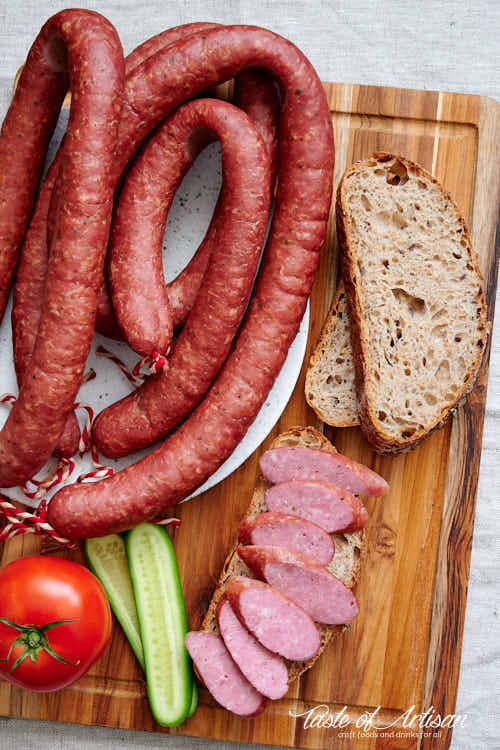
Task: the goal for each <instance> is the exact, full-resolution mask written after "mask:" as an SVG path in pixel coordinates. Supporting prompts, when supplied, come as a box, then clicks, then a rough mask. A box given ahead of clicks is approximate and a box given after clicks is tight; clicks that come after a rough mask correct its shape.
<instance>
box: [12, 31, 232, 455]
mask: <svg viewBox="0 0 500 750" xmlns="http://www.w3.org/2000/svg"><path fill="white" fill-rule="evenodd" d="M216 27H218V24H212V23H192V24H186V25H184V26H179V27H177V28H174V29H168V30H167V31H164V32H162V33H161V34H158V35H157V36H156V37H153V38H151V39H149V40H148V41H146V42H144V43H143V44H141V45H140V46H139V47H137V48H136V49H135V50H133V52H131V54H130V55H129V56H128V57H127V58H126V60H125V72H126V73H128V72H130V71H131V70H133V69H134V67H136V66H137V65H138V64H139V63H141V62H143V61H144V60H145V59H146V58H147V57H149V56H150V55H151V54H153V53H154V52H156V51H157V50H158V49H161V47H164V46H165V45H167V44H171V43H172V42H175V41H178V40H179V39H182V38H184V36H187V35H189V34H192V33H195V32H199V31H203V30H205V29H206V28H216ZM64 80H65V81H66V83H65V84H64V86H63V85H62V84H61V87H62V88H64V89H66V88H67V85H68V78H67V75H65V78H64ZM63 96H64V93H63ZM63 148H64V147H63V145H62V144H61V147H60V149H59V150H58V152H57V154H56V156H55V158H54V160H53V162H52V164H51V166H50V168H49V170H48V172H47V175H46V177H45V179H44V181H43V183H42V186H41V190H40V194H39V197H38V200H37V202H36V206H35V209H34V212H33V216H32V218H31V221H30V224H29V227H28V231H27V232H26V236H25V238H24V243H23V247H22V251H21V256H20V261H19V267H18V269H17V274H16V283H15V286H14V299H13V306H12V337H13V343H14V365H15V369H16V374H17V381H18V385H19V387H20V386H21V383H22V381H23V378H24V374H25V372H26V369H27V366H28V363H29V361H30V359H31V356H32V354H33V349H34V346H35V341H36V337H37V333H38V328H39V325H40V318H41V315H42V306H43V298H44V293H45V282H46V277H47V265H48V255H49V252H48V242H47V239H48V238H47V235H48V234H50V232H51V224H50V222H49V224H48V214H49V206H50V201H51V197H52V191H53V189H54V185H55V183H56V178H57V175H58V174H59V171H60V165H61V157H62V154H63ZM0 217H1V214H0ZM200 283H201V280H200ZM97 309H98V314H97V320H96V329H97V330H98V331H99V332H100V333H102V334H104V335H105V336H109V337H110V338H116V339H122V338H123V335H122V333H121V330H120V329H119V327H118V324H117V322H116V319H115V316H114V312H113V308H112V306H111V301H110V298H109V294H108V292H107V284H106V282H105V281H103V282H102V283H101V286H100V290H99V298H98V308H97ZM79 439H80V431H79V428H78V422H77V419H76V416H75V414H74V413H73V412H70V413H69V414H68V417H67V422H66V424H65V426H64V429H63V432H62V434H61V437H60V438H59V441H58V443H57V444H56V447H55V449H54V454H55V455H56V456H64V457H66V458H69V457H71V456H73V455H74V454H75V453H76V451H77V449H78V443H79Z"/></svg>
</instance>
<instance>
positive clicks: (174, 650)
mask: <svg viewBox="0 0 500 750" xmlns="http://www.w3.org/2000/svg"><path fill="white" fill-rule="evenodd" d="M126 545H127V556H128V562H129V569H130V575H131V578H132V586H133V589H134V596H135V603H136V607H137V614H138V618H139V625H140V633H141V640H142V647H143V649H144V661H145V665H146V670H145V671H146V681H147V687H148V697H149V703H150V706H151V711H152V713H153V716H154V718H155V719H156V721H157V722H158V724H162V725H163V726H177V725H178V724H182V722H183V721H184V720H185V719H186V718H187V716H188V714H189V713H190V710H191V708H192V701H193V700H195V698H194V694H193V673H192V669H191V662H190V659H189V655H188V652H187V650H186V647H185V645H184V636H185V635H186V633H187V630H188V627H187V617H186V607H185V605H184V598H183V595H182V586H181V581H180V577H179V569H178V567H177V559H176V557H175V550H174V545H173V544H172V541H171V539H170V537H169V535H168V534H167V532H166V531H165V529H163V528H162V527H161V526H158V525H156V524H151V523H141V524H140V525H139V526H136V527H135V529H132V531H130V532H129V533H128V534H127V539H126ZM195 708H196V706H195Z"/></svg>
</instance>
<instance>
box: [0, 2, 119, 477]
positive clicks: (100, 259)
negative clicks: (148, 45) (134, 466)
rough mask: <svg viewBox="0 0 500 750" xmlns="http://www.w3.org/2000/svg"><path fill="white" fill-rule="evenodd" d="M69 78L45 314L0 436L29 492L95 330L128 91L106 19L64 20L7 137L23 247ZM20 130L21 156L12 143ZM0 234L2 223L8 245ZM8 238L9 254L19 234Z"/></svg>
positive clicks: (43, 34)
mask: <svg viewBox="0 0 500 750" xmlns="http://www.w3.org/2000/svg"><path fill="white" fill-rule="evenodd" d="M68 71H69V78H70V83H71V90H72V93H73V99H72V106H71V112H70V119H69V125H68V130H67V132H66V136H65V139H64V167H63V169H62V172H61V173H60V175H59V177H58V179H59V181H60V184H59V188H58V190H57V191H54V196H55V199H54V200H55V202H54V206H50V207H49V211H50V213H51V214H52V213H53V215H54V217H55V224H54V227H53V230H52V232H51V242H50V260H49V266H48V272H47V282H46V288H45V296H44V307H43V312H42V315H41V318H40V324H39V328H38V334H37V337H36V343H35V346H34V350H33V355H32V357H31V359H30V361H29V364H28V367H27V369H26V373H25V375H24V377H23V379H22V383H21V388H20V392H19V397H18V399H17V401H16V403H15V404H14V406H13V407H12V409H11V411H10V414H9V417H8V419H7V421H6V423H5V425H4V427H3V429H2V431H1V433H0V486H2V487H10V486H15V485H18V484H23V483H24V482H25V481H26V480H27V479H29V478H30V477H32V476H33V475H34V474H35V473H36V472H37V471H38V469H40V468H41V467H42V466H43V464H44V463H45V462H46V460H47V459H48V458H49V456H50V454H51V453H52V451H53V449H54V447H55V445H56V443H57V441H58V439H59V437H60V435H61V433H62V431H63V428H64V424H65V422H66V418H67V415H68V413H69V412H70V411H71V409H72V407H73V402H74V398H75V396H76V393H77V391H78V387H79V385H80V382H81V379H82V375H83V369H84V366H85V361H86V359H87V355H88V352H89V349H90V343H91V340H92V335H93V330H94V319H95V314H96V309H97V292H98V288H99V285H100V281H101V278H102V268H103V263H104V254H105V248H106V242H107V236H108V228H109V223H110V220H111V211H112V203H113V191H114V187H115V178H114V174H115V170H114V161H115V146H116V142H117V131H118V122H119V118H120V114H121V106H122V102H123V89H124V61H123V54H122V49H121V44H120V41H119V38H118V35H117V34H116V31H115V29H114V27H113V26H112V25H111V24H110V23H109V22H108V21H107V20H106V19H105V18H104V17H103V16H101V15H99V14H98V13H93V12H91V11H84V10H65V11H62V12H61V13H58V14H56V15H55V16H53V17H52V18H50V19H49V20H48V21H47V23H46V24H45V25H44V27H43V28H42V30H41V31H40V33H39V35H38V37H37V39H36V40H35V42H34V44H33V46H32V48H31V51H30V53H29V55H28V59H27V61H26V64H25V66H24V68H23V72H22V73H21V77H20V79H19V83H18V86H17V89H16V92H15V94H14V98H13V101H12V104H11V106H10V109H9V112H8V114H7V117H6V120H5V123H4V127H3V129H2V134H1V136H0V160H1V164H2V170H1V172H2V174H3V175H4V177H5V175H6V174H8V173H9V174H10V177H12V176H14V177H15V184H14V186H13V185H12V184H10V185H9V186H8V185H7V184H6V183H5V182H4V188H5V190H4V193H3V194H4V196H5V199H4V201H2V209H1V213H2V215H3V212H4V211H6V212H7V214H10V217H9V220H10V221H11V223H12V226H14V224H15V225H16V226H17V227H18V229H16V233H17V234H16V237H17V236H18V234H19V227H22V228H23V231H24V226H25V224H26V220H27V218H28V215H29V212H30V210H31V202H30V201H31V200H32V198H33V191H34V189H35V188H36V184H37V181H38V175H39V168H41V165H42V163H43V159H44V156H45V148H46V145H47V140H48V138H50V135H51V131H50V128H49V124H50V123H52V124H55V119H56V118H57V113H58V110H59V107H60V104H61V101H62V99H61V97H62V95H63V94H64V91H62V88H66V86H67V83H68ZM28 113H29V117H28V116H27V114H28ZM13 127H14V129H15V148H13V143H12V142H11V140H10V138H11V135H12V128H13ZM26 131H27V132H26ZM5 149H7V151H8V154H7V155H5V159H3V156H4V154H3V152H4V150H5ZM23 175H24V176H23ZM8 179H10V178H8ZM7 182H8V180H7ZM33 183H34V187H33ZM29 185H31V186H32V187H28V186H29ZM28 194H29V196H30V201H28ZM1 224H2V216H0V235H1V234H2V229H1ZM3 238H4V239H5V241H6V242H7V244H8V245H9V248H11V247H12V236H11V234H10V233H9V235H8V237H6V236H5V235H3ZM10 254H11V253H10V249H8V250H5V252H2V253H0V256H1V257H2V261H1V262H0V276H1V281H0V283H1V284H5V283H6V280H7V278H10V271H9V270H8V269H7V271H6V269H5V268H4V267H3V266H4V260H5V259H7V260H6V263H7V265H9V264H10V265H9V268H10V266H11V265H12V264H11V263H10V261H8V258H7V256H9V257H10ZM4 289H5V287H4Z"/></svg>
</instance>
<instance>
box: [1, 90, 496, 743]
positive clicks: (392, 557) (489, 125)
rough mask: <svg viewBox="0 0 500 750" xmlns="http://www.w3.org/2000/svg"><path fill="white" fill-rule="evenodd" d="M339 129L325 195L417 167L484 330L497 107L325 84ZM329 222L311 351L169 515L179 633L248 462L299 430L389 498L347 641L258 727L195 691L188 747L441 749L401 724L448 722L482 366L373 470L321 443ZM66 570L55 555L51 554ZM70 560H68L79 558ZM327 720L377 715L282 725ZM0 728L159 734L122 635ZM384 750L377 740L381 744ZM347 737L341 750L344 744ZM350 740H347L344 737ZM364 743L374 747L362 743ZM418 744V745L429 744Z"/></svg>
mask: <svg viewBox="0 0 500 750" xmlns="http://www.w3.org/2000/svg"><path fill="white" fill-rule="evenodd" d="M325 89H326V93H327V95H328V99H329V102H330V109H331V113H332V120H333V123H334V126H335V146H336V164H335V187H336V186H337V184H338V181H339V179H340V177H341V175H342V173H343V172H344V170H345V168H346V167H347V166H349V165H350V164H351V163H352V162H353V161H355V160H357V159H361V158H363V157H365V156H367V155H368V154H370V153H371V152H373V151H380V150H385V151H391V152H394V153H399V154H402V155H404V156H406V157H409V158H410V159H413V160H415V161H418V162H420V163H421V164H422V165H423V166H424V167H426V168H427V169H428V170H430V171H431V172H432V173H433V174H434V175H435V176H436V177H437V178H438V179H439V180H441V182H442V183H443V184H444V185H445V187H446V188H447V189H448V190H449V191H450V192H451V194H452V195H453V196H454V198H455V199H456V201H457V203H458V205H459V206H460V208H461V209H462V211H463V212H464V214H465V216H466V218H467V219H468V221H469V223H470V226H471V229H472V237H473V241H474V245H475V247H476V249H477V251H478V253H479V255H480V260H481V268H482V272H483V275H484V279H485V287H486V293H487V300H488V305H489V319H490V320H492V319H493V308H494V301H495V288H496V278H497V266H496V262H495V261H496V254H495V228H496V225H497V220H498V200H499V185H500V171H499V156H500V146H499V134H498V125H499V119H498V115H499V109H500V107H499V105H498V104H497V103H495V102H494V101H492V100H488V99H485V98H480V97H477V96H465V95H460V94H445V93H437V92H430V91H407V90H402V89H390V88H377V87H373V86H357V85H347V84H335V83H331V84H330V83H328V84H325ZM336 253H337V250H336V242H335V222H334V215H333V206H332V213H331V221H330V225H329V231H328V238H327V243H326V247H325V250H324V253H323V256H322V261H321V267H320V270H319V273H318V276H317V280H316V284H315V287H314V291H313V295H312V299H311V323H310V336H309V348H308V352H307V354H306V358H305V361H304V366H303V368H302V373H301V376H300V379H299V381H298V383H297V386H296V388H295V391H294V394H293V396H292V398H291V399H290V402H289V404H288V406H287V408H286V410H285V412H284V413H283V415H282V417H281V419H280V420H279V422H278V424H277V425H276V427H275V428H274V430H273V431H272V433H271V434H270V435H269V437H268V438H267V439H266V440H265V441H264V443H263V444H262V446H261V448H260V449H259V450H258V451H256V453H255V454H254V455H253V456H252V457H250V458H249V459H248V460H247V461H246V463H245V464H244V465H243V466H242V467H241V468H240V469H238V470H237V471H236V472H234V474H233V475H232V476H230V477H229V478H228V479H226V480H225V481H224V482H223V483H222V484H220V485H218V486H217V487H215V488H214V489H212V490H210V491H209V492H207V493H205V495H203V496H201V497H200V498H197V499H196V500H195V501H193V502H189V503H187V504H185V505H182V506H180V507H179V508H178V509H176V511H175V513H176V514H177V515H178V516H180V517H181V518H182V526H181V528H180V529H178V530H176V531H175V532H174V537H175V546H176V550H177V554H178V559H179V565H180V570H181V575H182V581H183V587H184V593H185V598H186V605H187V610H188V618H189V623H190V626H191V627H192V628H197V627H198V626H199V624H200V622H201V620H202V618H203V615H204V614H205V611H206V608H207V605H208V603H209V601H210V597H211V594H212V591H213V589H214V586H215V582H216V580H217V577H218V575H219V572H220V569H221V565H222V563H223V561H224V558H225V556H226V553H227V551H228V549H229V547H230V545H231V543H232V540H233V538H234V535H235V530H236V527H237V525H238V522H239V520H240V519H241V517H242V516H243V514H244V512H245V509H246V506H247V504H248V502H249V499H250V496H251V493H252V488H253V485H254V481H255V478H256V476H257V471H258V463H257V462H258V457H259V455H260V453H261V452H262V450H264V449H265V448H266V446H268V445H269V444H270V442H271V440H272V439H273V437H274V436H276V435H277V434H278V433H279V432H281V431H283V430H285V429H287V428H288V427H290V426H292V425H307V424H311V425H314V426H316V427H318V428H319V429H322V430H324V432H325V434H326V435H327V437H328V438H329V439H330V440H332V441H333V443H334V444H335V445H336V446H337V448H338V449H339V450H340V451H341V452H343V453H346V454H347V455H349V456H352V457H354V458H356V459H358V460H360V461H363V462H364V463H366V464H368V465H369V466H372V467H373V468H374V469H375V470H376V471H378V472H380V473H381V474H382V475H383V476H384V477H385V478H386V479H387V480H388V481H389V483H390V488H391V489H390V494H389V495H388V496H387V497H385V498H383V499H379V500H376V501H371V500H369V501H368V508H369V511H370V522H369V526H368V528H367V536H368V543H369V548H368V554H367V557H366V559H365V561H364V566H363V570H362V575H361V580H360V582H359V584H358V587H357V596H358V599H359V602H360V607H361V613H360V615H359V617H358V618H357V619H356V620H355V621H354V623H353V624H352V627H351V628H350V629H349V630H348V631H346V632H345V633H344V634H343V635H342V636H340V637H339V638H338V639H337V640H336V641H334V642H333V644H332V645H331V646H330V647H329V648H328V649H327V651H326V652H325V653H324V654H323V656H322V657H321V659H320V660H319V661H318V662H317V664H316V665H315V666H314V668H313V669H311V670H310V671H309V672H307V673H306V674H305V675H304V676H303V678H302V679H301V680H300V681H299V682H297V683H296V684H294V685H293V686H292V688H291V689H290V691H289V693H288V695H287V696H286V698H284V699H283V700H281V701H279V702H270V703H269V705H268V707H267V709H266V711H265V712H264V714H263V715H261V716H259V717H258V718H256V719H251V720H248V719H247V720H241V719H238V718H237V717H235V716H233V715H231V714H230V713H228V712H227V711H224V710H222V709H220V708H219V707H217V705H216V704H215V703H214V701H213V700H212V699H211V697H210V696H209V694H208V693H207V691H206V690H204V689H202V690H201V691H200V706H199V708H198V710H197V712H196V714H195V716H194V717H193V718H191V719H190V720H188V721H187V722H186V723H185V724H183V726H182V727H179V728H178V729H175V730H171V731H175V732H178V733H180V734H186V735H194V736H198V737H211V738H219V739H230V740H239V741H244V742H256V743H270V744H277V745H285V746H294V747H304V748H331V747H335V748H342V749H344V750H347V749H349V750H362V749H363V750H365V749H368V748H370V749H375V748H376V749H379V748H398V749H399V748H401V749H403V748H405V749H406V748H423V749H428V748H430V747H433V748H444V747H447V746H448V745H449V743H450V741H451V730H449V729H442V730H441V732H440V733H439V736H433V732H432V731H431V732H428V734H426V735H423V736H421V735H419V734H418V732H416V731H413V733H411V732H410V729H404V728H402V726H401V720H400V717H401V715H402V714H403V712H404V711H406V710H407V709H410V708H411V707H412V706H413V705H414V706H415V711H416V712H420V711H425V710H426V709H427V708H429V707H431V706H433V707H434V709H435V712H436V713H440V714H441V715H444V714H449V713H453V712H454V707H455V700H456V692H457V680H458V673H459V666H460V650H461V643H462V630H463V622H464V614H465V599H466V592H467V580H468V573H469V558H470V549H471V539H472V529H473V521H474V509H475V498H476V486H477V478H478V472H479V459H480V454H481V437H482V429H483V418H484V408H485V399H486V384H487V376H488V358H489V357H488V355H489V350H488V352H487V354H486V357H485V360H484V363H483V367H482V370H481V375H480V377H479V381H478V385H477V387H476V388H475V390H474V391H473V392H472V394H471V395H470V397H469V399H468V401H467V403H466V404H465V406H463V407H461V408H460V409H459V410H458V412H457V413H456V414H455V416H454V417H453V420H452V421H451V422H449V423H448V424H447V425H446V426H445V428H444V429H442V430H440V431H438V432H437V433H435V434H433V435H432V436H431V437H430V438H429V439H428V440H427V441H425V442H424V444H423V445H422V446H421V447H420V448H418V449H417V450H414V451H413V452H412V453H410V454H408V455H404V456H398V457H396V458H389V457H380V456H376V455H374V454H373V453H372V452H371V450H370V449H369V447H368V445H367V444H366V443H365V441H364V440H363V438H362V436H361V433H360V431H359V430H358V429H339V430H334V429H331V428H325V426H324V425H322V424H321V423H320V422H319V421H318V419H317V418H316V417H315V415H314V413H313V412H312V411H311V410H310V409H309V407H308V406H307V404H306V402H305V399H304V376H305V370H306V366H307V361H308V357H309V353H310V349H311V347H312V346H313V345H314V342H315V341H316V340H317V338H318V335H319V332H320V329H321V325H322V323H323V320H324V317H325V315H326V313H327V310H328V307H329V304H330V300H331V298H332V294H333V291H334V287H335V283H336V268H337V256H336ZM40 548H42V551H50V552H53V551H54V548H53V547H52V548H51V547H50V543H49V544H47V543H43V545H42V544H41V542H40V539H39V538H34V537H18V538H16V539H14V540H11V541H10V542H9V543H7V544H5V545H4V547H3V550H1V549H0V552H1V563H2V564H4V563H6V562H8V561H9V560H12V559H14V558H16V557H19V556H21V555H26V554H32V553H35V552H37V551H39V550H40ZM63 554H64V553H63ZM73 557H75V558H76V559H80V557H79V555H78V554H74V555H73ZM320 704H324V705H326V706H327V707H328V708H329V709H330V711H331V712H332V713H336V712H338V711H339V710H340V709H342V708H343V707H344V706H346V712H347V713H348V714H349V716H350V717H351V719H352V720H353V721H356V719H358V718H359V717H360V716H362V715H363V714H364V713H365V712H366V711H368V712H372V711H374V710H375V709H376V708H377V707H378V706H380V707H381V710H380V712H379V713H378V715H377V717H376V719H375V721H374V726H375V727H377V726H378V727H383V726H387V725H388V724H391V723H393V722H397V726H395V727H392V728H391V729H388V730H386V732H385V733H384V732H382V731H380V732H379V734H378V736H374V735H375V734H376V733H375V731H374V730H372V731H371V732H367V733H366V734H367V735H368V736H363V733H362V732H361V731H359V730H358V729H356V727H355V726H354V725H351V726H350V727H348V728H347V729H348V730H352V734H351V735H350V731H347V732H346V729H345V728H344V729H343V730H341V729H334V728H308V729H305V728H304V717H301V718H294V717H293V716H292V715H291V714H298V713H301V712H303V711H306V710H308V709H310V708H311V707H314V706H317V705H320ZM0 714H3V715H8V716H18V717H25V718H33V719H35V718H36V719H51V720H55V721H69V722H78V723H83V724H100V725H104V726H109V727H122V728H133V729H146V730H148V731H167V730H163V729H162V728H161V727H158V726H157V725H155V723H154V722H153V719H152V717H151V713H150V711H149V708H148V703H147V698H146V694H145V685H144V680H143V676H142V674H141V671H140V669H139V668H138V666H137V664H136V662H135V660H134V657H133V655H132V651H131V650H130V649H129V647H128V645H127V642H126V640H125V638H124V636H123V634H122V632H121V630H120V628H119V627H118V626H115V628H114V632H113V638H112V642H111V644H110V646H109V647H108V648H107V650H106V652H105V654H104V655H103V657H102V658H101V659H100V661H99V662H98V663H97V664H96V665H95V666H94V668H93V669H92V670H91V672H90V673H89V674H87V675H86V676H85V677H83V678H82V679H81V680H80V681H79V682H78V683H76V684H75V685H73V686H72V687H70V688H68V689H67V690H64V691H62V692H59V693H53V694H45V695H43V694H34V693H28V692H25V691H22V690H20V689H16V688H14V687H11V686H9V685H8V684H7V683H6V682H0ZM384 734H385V736H384ZM342 735H344V736H342ZM346 735H347V736H346ZM370 735H371V736H370ZM429 735H430V736H429Z"/></svg>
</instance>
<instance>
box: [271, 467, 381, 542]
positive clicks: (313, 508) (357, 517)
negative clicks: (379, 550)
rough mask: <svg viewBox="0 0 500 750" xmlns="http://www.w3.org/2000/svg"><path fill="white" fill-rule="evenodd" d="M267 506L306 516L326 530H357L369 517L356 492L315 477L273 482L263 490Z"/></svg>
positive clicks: (275, 511) (330, 531)
mask: <svg viewBox="0 0 500 750" xmlns="http://www.w3.org/2000/svg"><path fill="white" fill-rule="evenodd" d="M266 507H267V508H268V509H269V510H270V511H272V512H274V513H292V514H293V515H294V516H300V518H305V519H307V520H308V521H312V522H313V523H315V524H318V526H321V528H322V529H324V530H325V531H328V532H329V533H332V532H341V531H346V532H347V531H357V530H358V529H362V528H363V527H364V526H366V523H367V521H368V511H367V510H366V508H365V506H364V505H363V503H362V502H361V500H360V499H359V498H358V497H356V495H353V494H351V493H350V492H348V491H347V490H341V489H339V488H338V487H335V485H333V484H330V483H329V482H321V481H319V480H315V479H311V480H309V479H297V480H292V481H291V482H281V483H280V484H274V485H273V486H272V487H270V488H269V489H268V490H267V492H266ZM277 546H280V545H277ZM306 554H307V553H306ZM310 557H312V555H310Z"/></svg>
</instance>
